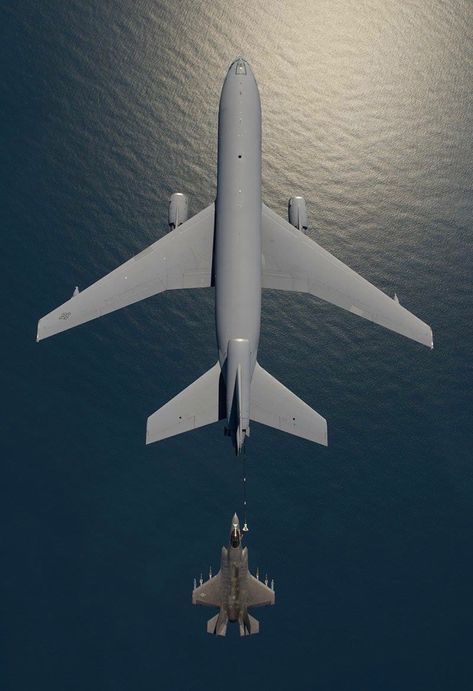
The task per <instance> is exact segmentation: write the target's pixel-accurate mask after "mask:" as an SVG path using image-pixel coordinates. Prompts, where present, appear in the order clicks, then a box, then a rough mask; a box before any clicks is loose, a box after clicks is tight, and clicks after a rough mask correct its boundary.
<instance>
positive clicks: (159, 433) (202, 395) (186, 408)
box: [146, 362, 225, 444]
mask: <svg viewBox="0 0 473 691" xmlns="http://www.w3.org/2000/svg"><path fill="white" fill-rule="evenodd" d="M220 377H221V370H220V365H219V363H218V362H217V363H216V364H215V365H214V366H213V367H212V368H211V369H209V370H208V372H206V373H205V374H203V375H202V376H201V377H199V379H197V380H196V381H195V382H194V383H193V384H191V385H190V386H188V387H187V389H184V391H181V393H179V394H177V396H175V397H174V398H173V399H171V400H170V401H169V402H168V403H166V404H165V405H163V407H162V408H160V409H159V410H157V411H156V412H155V413H153V414H152V415H150V417H149V418H148V424H147V428H146V443H147V444H152V443H153V442H155V441H161V439H166V438H167V437H173V436H174V435H175V434H182V433H183V432H188V431H189V430H191V429H196V428H197V427H203V426H204V425H210V424H211V423H212V422H218V420H222V419H223V418H224V417H225V400H224V398H223V399H222V391H221V390H222V388H223V383H221V381H220Z"/></svg>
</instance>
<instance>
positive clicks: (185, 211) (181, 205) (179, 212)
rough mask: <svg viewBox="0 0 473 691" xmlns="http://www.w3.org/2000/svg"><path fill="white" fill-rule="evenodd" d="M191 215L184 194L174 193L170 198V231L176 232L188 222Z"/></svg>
mask: <svg viewBox="0 0 473 691" xmlns="http://www.w3.org/2000/svg"><path fill="white" fill-rule="evenodd" d="M188 215H189V202H188V199H187V197H186V195H185V194H183V193H182V192H174V194H171V196H170V197H169V209H168V223H169V229H170V230H174V228H177V226H180V225H181V223H184V221H187V217H188Z"/></svg>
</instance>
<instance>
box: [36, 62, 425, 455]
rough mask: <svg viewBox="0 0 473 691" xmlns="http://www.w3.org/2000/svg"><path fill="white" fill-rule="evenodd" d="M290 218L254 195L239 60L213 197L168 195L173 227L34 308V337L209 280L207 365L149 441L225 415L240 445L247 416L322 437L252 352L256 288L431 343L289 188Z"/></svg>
mask: <svg viewBox="0 0 473 691" xmlns="http://www.w3.org/2000/svg"><path fill="white" fill-rule="evenodd" d="M288 214H289V222H287V221H285V220H284V219H282V218H280V217H279V216H278V215H277V214H275V213H274V212H273V211H271V210H270V209H269V208H268V207H267V206H266V205H265V204H263V203H262V198H261V107H260V97H259V92H258V87H257V85H256V81H255V78H254V76H253V73H252V71H251V68H250V66H249V64H248V63H247V62H246V61H245V60H243V59H241V58H238V59H237V60H236V61H235V62H234V63H233V64H232V65H231V66H230V69H229V70H228V73H227V76H226V79H225V82H224V84H223V88H222V93H221V97H220V108H219V123H218V167H217V197H216V200H215V204H214V203H212V204H210V205H209V206H208V207H207V208H206V209H204V210H203V211H201V212H200V213H198V214H197V215H196V216H193V217H192V218H190V219H188V218H187V216H188V203H187V198H186V197H185V195H183V194H181V193H175V194H173V195H172V196H171V199H170V204H169V225H170V228H171V231H170V232H169V233H168V234H167V235H166V236H165V237H163V238H161V239H160V240H158V241H157V242H155V243H154V244H152V245H150V246H149V247H147V248H146V249H145V250H143V251H142V252H141V253H140V254H138V255H136V256H135V257H133V258H132V259H130V260H129V261H127V262H126V263H125V264H122V266H119V267H118V268H117V269H115V270H114V271H112V272H111V273H109V274H108V275H107V276H105V277H104V278H102V279H100V280H99V281H97V282H96V283H94V284H93V285H91V286H90V287H89V288H87V289H86V290H84V291H83V292H79V290H78V288H76V289H75V290H74V294H73V296H72V298H71V299H70V300H68V301H67V302H65V303H64V304H63V305H61V306H60V307H58V308H57V309H55V310H53V311H52V312H50V313H49V314H48V315H46V316H45V317H43V318H42V319H41V320H40V321H39V324H38V335H37V340H38V341H39V340H41V339H43V338H47V337H48V336H52V335H53V334H57V333H59V332H60V331H65V330H66V329H70V328H71V327H73V326H77V325H78V324H82V323H84V322H87V321H89V320H91V319H95V318H96V317H101V316H103V315H104V314H107V313H109V312H113V311H114V310H117V309H120V308H121V307H124V306H125V305H130V304H132V303H134V302H137V301H138V300H143V299H144V298H148V297H150V296H152V295H155V294H157V293H161V292H162V291H164V290H174V289H178V288H210V287H215V317H216V319H215V320H216V330H217V343H218V361H217V362H216V364H215V365H214V366H213V367H212V368H211V369H210V370H208V372H206V373H205V374H203V375H202V376H201V377H200V378H199V379H197V380H196V381H195V382H194V383H193V384H191V385H190V386H188V387H187V388H186V389H185V390H184V391H182V392H181V393H180V394H178V395H177V396H176V397H175V398H173V399H172V400H171V401H169V402H168V403H167V404H166V405H164V406H163V407H162V408H160V409H159V410H158V411H157V412H155V413H154V414H153V415H151V416H150V417H149V418H148V425H147V435H146V442H147V443H148V444H149V443H151V442H155V441H159V440H161V439H165V438H166V437H171V436H173V435H175V434H180V433H181V432H186V431H188V430H191V429H195V428H196V427H201V426H202V425H208V424H210V423H212V422H217V421H218V420H222V419H226V421H227V423H226V433H228V434H229V436H231V438H232V441H233V444H234V446H235V449H236V451H237V453H239V452H240V450H241V449H242V446H243V443H244V441H245V437H247V436H248V435H249V433H250V420H255V421H257V422H260V423H262V424H264V425H269V426H270V427H275V428H277V429H280V430H283V431H285V432H289V433H290V434H295V435H297V436H299V437H304V438H305V439H309V440H311V441H314V442H318V443H319V444H324V445H327V423H326V421H325V419H324V418H323V417H322V416H321V415H319V414H318V413H316V412H315V411H314V410H312V408H310V407H309V406H308V405H306V404H305V403H304V402H303V401H302V400H301V399H300V398H298V397H297V396H296V395H294V394H293V393H292V392H291V391H289V389H287V388H286V387H285V386H283V385H282V384H281V383H280V382H278V381H277V380H276V379H274V378H273V377H272V376H271V375H270V374H269V373H268V372H266V371H265V370H264V369H263V368H262V367H261V365H260V364H259V363H258V361H257V354H258V343H259V335H260V320H261V289H262V288H272V289H277V290H286V291H296V292H300V293H310V294H311V295H315V296H316V297H318V298H321V299H322V300H326V301H328V302H331V303H333V304H334V305H338V306H339V307H342V308H343V309H345V310H348V311H349V312H351V313H352V314H356V315H358V316H360V317H363V318H364V319H368V320H370V321H372V322H375V323H376V324H381V325H382V326H384V327H386V328H387V329H391V330H392V331H396V332H397V333H399V334H402V335H403V336H407V337H408V338H411V339H413V340H414V341H418V342H419V343H422V344H424V345H427V346H429V347H433V340H432V331H431V329H430V327H429V326H428V325H427V324H425V323H424V322H422V321H421V320H420V319H418V318H417V317H416V316H414V315H413V314H411V312H409V311H408V310H407V309H405V308H404V307H402V306H401V305H400V304H399V300H398V299H397V296H396V295H394V298H390V297H388V296H387V295H385V294H384V293H382V292H381V291H380V290H378V289H377V288H375V287H374V286H373V285H371V283H369V282H368V281H366V280H365V279H363V278H361V276H359V275H358V274H357V273H355V272H354V271H352V270H351V269H350V268H348V266H346V265H345V264H343V263H342V262H341V261H339V260H338V259H336V258H335V257H334V256H333V255H331V254H330V253H329V252H327V251H326V250H324V249H322V247H320V246H319V245H318V244H317V243H316V242H314V241H313V240H311V239H310V238H309V237H307V236H306V235H305V230H306V229H307V211H306V206H305V202H304V200H303V199H302V197H292V198H291V199H290V200H289V207H288Z"/></svg>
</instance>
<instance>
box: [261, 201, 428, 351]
mask: <svg viewBox="0 0 473 691" xmlns="http://www.w3.org/2000/svg"><path fill="white" fill-rule="evenodd" d="M261 232H262V245H263V288H275V289H276V290H287V291H294V292H301V293H310V294H311V295H315V296H316V297H318V298H321V299H322V300H326V301H327V302H331V303H333V304H334V305H337V306H338V307H342V308H343V309H346V310H348V311H349V312H352V313H353V314H357V315H358V316H360V317H363V318H364V319H368V320H369V321H372V322H375V323H376V324H380V325H381V326H384V327H386V328H387V329H391V331H396V332H397V333H399V334H401V335H403V336H406V337H407V338H411V339H412V340H414V341H418V342H419V343H422V344H423V345H426V346H429V347H430V348H433V337H432V329H431V328H430V326H428V325H427V324H425V323H424V322H423V321H421V320H420V319H419V318H418V317H416V316H415V315H414V314H412V313H411V312H409V311H408V310H406V309H405V308H404V307H402V306H401V305H400V304H399V301H398V300H397V298H396V297H395V298H394V299H391V298H390V297H388V296H387V295H386V294H385V293H383V292H382V291H381V290H379V289H378V288H376V287H375V286H374V285H372V284H371V283H369V281H367V280H366V279H364V278H362V277H361V276H360V275H359V274H357V273H356V272H355V271H353V270H352V269H350V268H349V267H348V266H346V265H345V264H344V263H343V262H341V261H340V260H339V259H336V258H335V257H334V256H333V255H332V254H330V252H327V250H324V249H323V248H322V247H320V246H319V245H318V244H317V243H316V242H314V241H313V240H311V239H310V238H308V237H307V236H306V235H304V234H303V233H301V232H300V231H299V230H297V229H296V228H294V227H293V226H292V225H291V224H290V223H288V222H287V221H285V220H284V219H282V218H280V216H278V215H277V214H276V213H274V211H271V209H269V208H268V207H267V206H266V205H265V204H263V211H262V225H261Z"/></svg>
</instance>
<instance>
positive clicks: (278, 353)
mask: <svg viewBox="0 0 473 691" xmlns="http://www.w3.org/2000/svg"><path fill="white" fill-rule="evenodd" d="M0 38H1V41H0V55H1V59H2V66H3V69H2V80H1V82H0V94H1V101H0V102H1V108H0V114H1V115H0V117H1V135H2V146H1V154H0V160H1V170H2V186H1V197H2V198H1V206H0V208H1V218H2V231H3V233H2V238H3V243H2V276H3V290H2V293H3V299H2V304H3V309H2V315H3V316H2V324H3V338H2V353H3V357H2V362H3V367H2V392H3V396H2V399H3V404H4V405H3V414H2V434H1V437H2V456H1V474H2V480H1V497H0V499H1V501H0V505H1V511H2V518H3V521H2V526H3V530H2V540H1V543H2V547H1V553H2V560H1V564H2V565H1V569H0V582H1V586H2V587H1V592H2V597H1V605H0V614H1V619H2V627H1V629H2V636H1V649H0V655H1V659H0V689H1V690H2V691H42V690H43V689H44V690H46V689H47V690H48V691H53V690H56V689H57V690H58V691H59V690H60V691H65V690H67V691H69V690H71V691H72V690H76V689H77V690H79V689H80V690H85V689H87V691H93V690H94V691H95V689H97V690H98V689H100V691H106V690H110V691H117V690H121V689H127V690H128V689H133V690H134V691H135V690H148V689H183V690H190V689H195V690H200V689H205V690H208V689H217V688H218V689H221V688H226V689H228V691H232V690H233V689H241V688H242V687H243V688H245V687H246V688H248V689H261V690H266V689H272V690H278V691H279V690H285V689H295V690H297V691H299V690H300V691H305V690H320V691H325V690H327V691H329V690H330V691H345V690H346V691H354V690H360V691H361V690H362V691H371V690H372V691H380V690H381V689H383V691H387V690H393V691H399V689H405V690H407V689H408V690H409V691H411V690H412V691H421V690H424V689H426V690H427V689H429V691H433V690H437V689H438V690H439V691H440V690H441V691H445V690H446V689H454V690H455V691H463V689H465V690H466V689H470V688H471V687H472V664H471V646H472V638H473V637H472V633H471V619H472V615H473V607H472V597H471V589H472V568H473V534H472V525H473V520H472V500H473V474H472V454H471V448H472V441H473V439H472V408H473V406H472V399H471V387H472V364H471V363H472V355H473V353H472V343H473V339H472V332H471V319H472V313H473V300H472V280H471V278H472V269H471V266H472V258H473V257H472V255H473V250H472V207H473V202H472V199H473V196H472V173H471V171H472V162H473V155H472V154H473V151H472V142H473V138H472V131H473V108H472V99H471V88H472V78H471V75H472V74H473V40H472V38H473V6H472V4H471V2H470V1H469V0H455V1H453V2H448V3H446V2H442V1H441V0H429V2H427V0H418V1H416V2H405V3H398V2H390V1H389V0H365V1H360V0H358V1H357V2H355V1H354V0H340V1H337V2H334V1H329V0H313V1H312V2H307V1H303V0H295V1H294V2H291V3H283V2H278V1H275V0H268V1H267V2H265V3H251V2H248V1H247V0H244V1H243V2H238V3H227V2H222V0H214V2H200V3H197V2H191V1H190V0H188V1H177V2H170V1H169V0H167V1H163V2H157V1H151V0H136V1H135V2H133V3H131V2H125V0H115V1H114V2H111V1H110V0H104V1H103V2H93V1H92V0H70V1H69V2H58V1H57V0H43V1H42V2H41V3H38V2H32V1H31V0H25V1H24V2H10V1H8V0H6V1H5V2H3V3H2V4H1V6H0ZM239 54H242V55H244V56H245V57H246V59H248V60H249V61H250V63H251V65H252V68H253V71H254V73H255V76H256V79H257V81H258V84H259V88H260V93H261V101H262V110H263V190H264V199H265V202H266V203H267V204H268V205H269V206H270V207H272V208H273V209H274V210H275V211H278V212H279V213H281V214H283V215H284V214H285V213H286V204H287V199H288V198H289V197H290V196H292V195H294V194H301V195H303V196H304V197H305V198H306V200H307V205H308V209H309V214H310V219H311V228H310V231H309V234H310V236H311V237H312V238H314V239H315V240H316V241H317V242H319V243H320V244H321V245H322V246H323V247H325V248H326V249H328V250H329V251H331V252H333V253H334V254H335V255H336V256H338V257H339V258H340V259H342V260H343V261H345V262H347V263H348V264H349V265H350V266H351V267H352V268H354V269H355V270H357V271H359V272H360V273H361V274H362V275H363V276H365V277H366V278H368V279H369V280H371V281H372V282H373V283H375V284H376V285H377V286H379V287H380V288H381V289H383V290H385V291H387V292H388V293H390V294H392V293H393V292H394V291H396V292H397V294H398V296H399V299H400V301H401V303H402V304H404V305H405V306H406V307H407V308H408V309H410V310H412V311H413V312H414V313H415V314H417V315H418V316H419V317H421V318H422V319H423V320H425V321H426V322H428V323H430V324H431V325H432V328H433V331H434V341H435V349H434V350H433V351H431V352H430V351H429V350H428V349H426V348H423V347H422V346H420V345H418V344H416V343H413V342H410V341H408V340H407V339H403V338H402V337H401V336H398V335H396V334H393V333H391V332H388V331H386V330H383V329H381V328H380V327H376V326H375V325H372V324H369V323H366V322H364V321H363V320H360V319H358V318H356V317H355V316H353V315H350V314H348V313H346V312H343V311H341V310H338V309H337V308H335V307H332V306H330V305H327V304H325V303H322V302H320V301H317V300H315V299H313V298H310V297H308V296H301V295H290V294H283V293H281V294H279V293H277V292H271V291H268V292H267V293H264V295H263V314H262V332H261V343H260V351H259V358H260V362H261V364H262V365H263V366H264V367H265V368H266V369H268V370H269V371H270V372H271V373H272V374H273V375H274V376H276V377H277V378H278V379H280V380H281V381H283V382H284V384H285V385H286V386H288V387H289V388H290V389H292V390H293V391H294V392H296V393H297V394H298V395H299V396H300V397H301V398H303V399H304V400H305V401H307V402H308V403H309V404H310V405H311V406H313V407H314V408H315V409H316V410H318V411H319V412H320V413H321V414H322V415H324V416H325V417H326V418H327V420H328V425H329V442H330V446H329V447H328V448H327V449H325V448H322V447H319V446H316V445H311V444H310V443H308V442H305V441H303V440H299V439H296V438H293V437H290V436H286V435H284V434H282V433H278V432H276V431H274V430H270V429H266V428H264V427H259V426H257V425H256V424H255V425H254V426H253V428H252V436H251V439H250V440H249V443H248V454H247V470H248V522H249V526H250V533H249V536H248V539H247V545H248V548H249V557H250V566H251V567H252V568H253V569H255V568H256V566H259V568H260V571H261V572H263V573H264V572H266V571H267V572H268V574H269V575H270V576H272V577H274V578H275V582H276V606H275V607H273V608H265V609H262V610H258V611H255V612H254V613H255V614H256V616H257V617H258V619H259V620H260V622H261V634H260V635H259V636H256V637H251V639H244V640H240V639H239V637H238V634H237V631H236V629H235V628H234V627H233V628H232V629H231V630H230V631H229V635H228V636H227V638H226V639H225V640H220V639H218V640H217V639H214V638H212V637H209V636H207V634H206V632H205V622H206V620H207V619H208V618H209V617H210V616H211V615H212V611H213V610H210V609H209V610H207V609H204V608H196V607H192V605H191V590H192V581H193V578H194V576H197V577H198V576H199V574H200V572H201V571H203V573H204V575H205V574H206V571H207V569H208V566H209V565H210V564H211V565H212V566H213V569H214V571H215V569H216V568H217V567H218V559H219V553H220V546H221V544H223V543H224V542H226V540H227V533H228V527H229V522H230V518H231V516H232V514H233V512H234V511H235V510H237V511H241V505H242V492H241V463H239V462H238V461H237V460H236V459H235V457H234V456H233V455H232V451H231V447H230V444H229V442H228V439H225V438H224V436H223V431H222V428H221V427H219V426H212V427H207V428H203V429H200V430H197V431H195V432H193V433H189V434H186V435H183V436H180V437H176V438H174V439H170V440H168V441H166V442H163V443H161V444H157V445H152V446H150V447H146V446H145V444H144V436H145V421H146V417H147V416H148V415H149V414H150V413H151V412H153V411H154V410H156V409H157V408H159V407H160V406H161V405H162V404H163V403H164V402H166V401H167V400H168V399H169V398H170V397H171V396H173V395H174V394H175V393H177V392H178V391H180V390H181V389H182V388H184V387H185V386H187V385H188V384H189V383H191V382H192V381H193V380H194V379H195V378H197V376H199V375H200V374H202V373H203V372H204V371H206V370H207V369H208V368H209V367H210V366H211V365H212V364H213V363H214V362H215V360H216V343H215V331H214V313H213V309H214V305H213V294H212V292H211V291H210V290H209V291H178V292H173V293H172V292H171V293H166V294H163V295H160V296H156V297H155V298H151V299H149V300H147V301H145V302H143V303H140V304H138V305H134V306H132V307H129V308H127V309H125V310H122V311H120V312H117V313H114V314H112V315H109V316H107V317H104V318H103V319H101V320H97V321H94V322H91V323H89V324H87V325H84V326H82V327H78V328H77V329H73V330H71V331H70V332H68V333H65V334H62V335H59V336H57V337H56V338H53V339H49V340H47V341H45V342H42V343H40V344H36V342H35V335H36V323H37V320H38V318H39V317H40V316H42V315H43V314H45V313H47V312H48V311H49V310H50V309H52V308H53V307H55V306H57V305H58V304H60V303H61V302H63V301H64V300H65V299H67V298H69V297H70V295H71V294H72V291H73V289H74V287H75V286H76V285H79V286H80V287H81V288H83V287H86V286H87V285H89V284H90V283H91V282H93V281H94V280H96V279H97V278H99V277H100V276H102V275H103V274H105V273H106V272H108V271H110V270H111V269H113V268H114V267H115V266H117V265H118V264H119V263H121V262H122V261H124V260H125V259H127V258H128V257H130V256H131V255H132V254H134V253H136V252H138V251H139V250H141V249H142V248H144V247H145V246H147V245H148V244H150V243H151V242H153V241H154V240H155V239H157V238H159V237H161V236H162V235H163V234H164V233H165V232H166V218H167V216H166V214H167V200H168V197H169V195H170V194H171V193H172V192H173V191H183V192H185V193H187V194H188V195H189V196H190V199H191V210H192V212H194V213H195V212H197V211H199V210H200V209H201V208H203V207H204V206H206V205H207V204H209V203H210V202H211V201H212V199H213V198H214V195H215V183H216V171H215V164H216V142H217V110H218V100H219V95H220V89H221V85H222V82H223V79H224V77H225V74H226V70H227V68H228V65H229V64H230V62H231V61H232V60H233V59H234V58H235V57H236V56H237V55H239Z"/></svg>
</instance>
